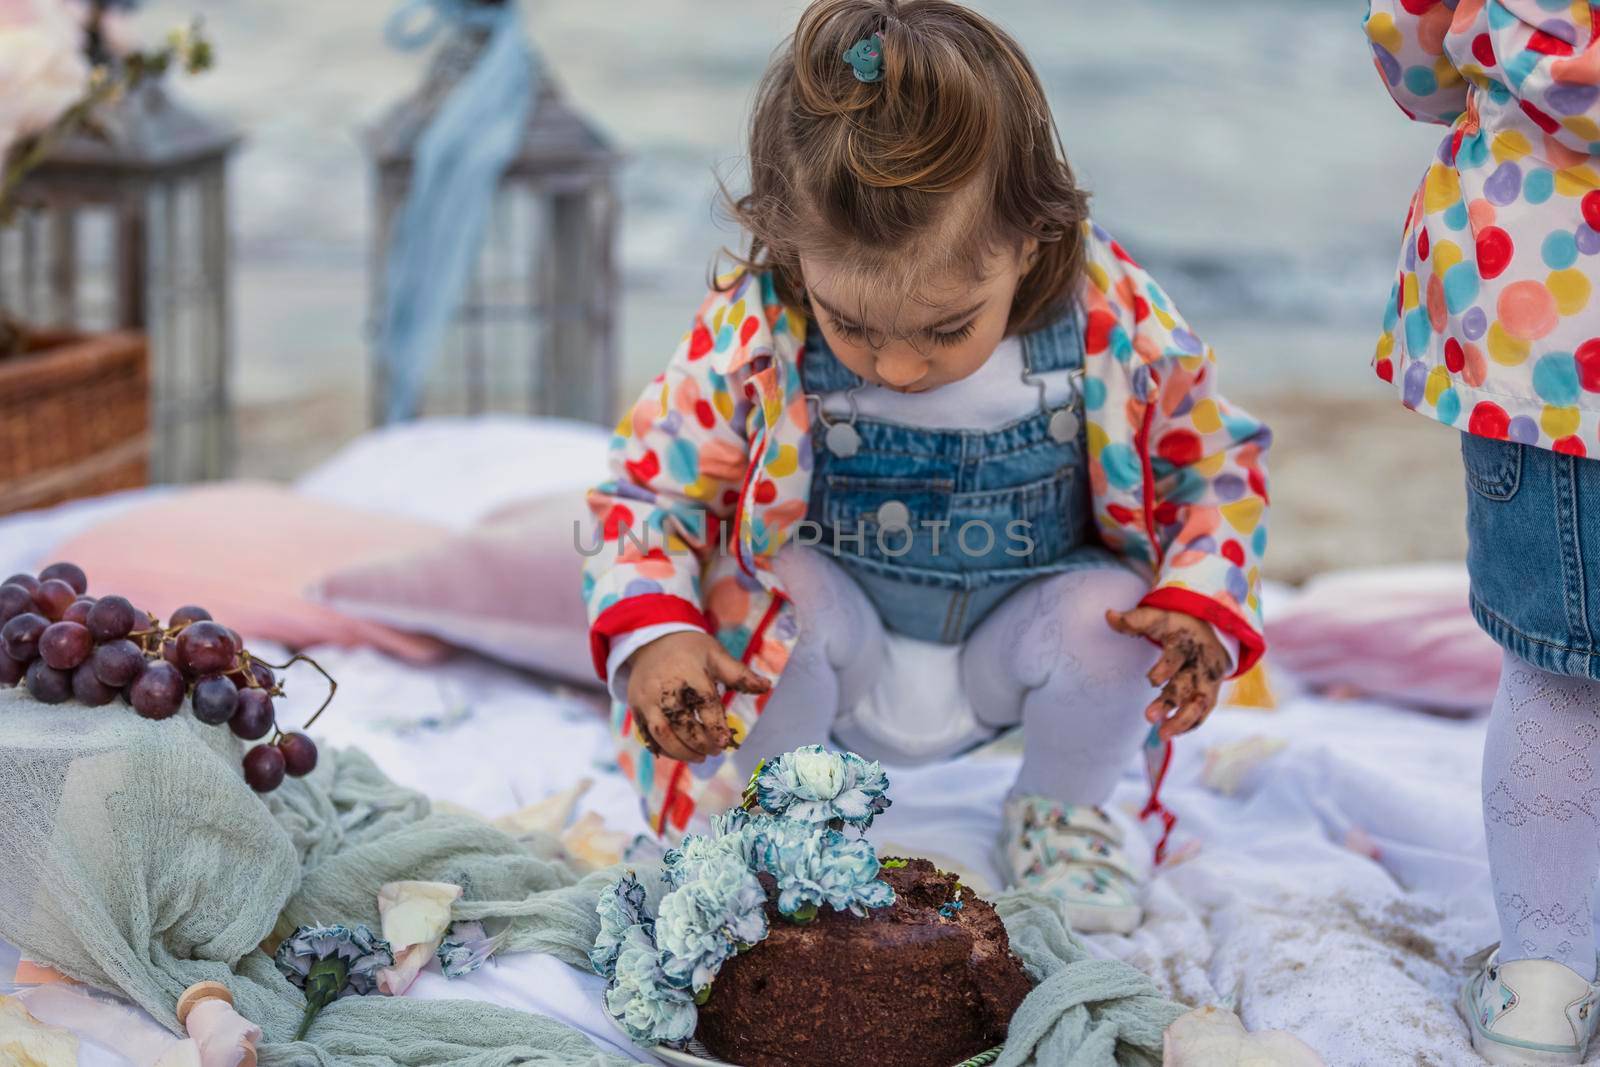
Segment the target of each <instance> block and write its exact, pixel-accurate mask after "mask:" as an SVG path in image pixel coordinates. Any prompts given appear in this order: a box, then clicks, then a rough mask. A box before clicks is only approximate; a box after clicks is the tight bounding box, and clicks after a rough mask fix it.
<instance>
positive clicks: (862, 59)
mask: <svg viewBox="0 0 1600 1067" xmlns="http://www.w3.org/2000/svg"><path fill="white" fill-rule="evenodd" d="M842 58H843V59H844V61H845V62H846V63H848V64H850V70H851V71H852V72H853V73H854V74H855V76H856V81H861V82H875V81H879V80H880V79H882V78H883V34H881V33H875V34H873V35H872V36H871V37H864V38H862V39H861V40H859V41H857V42H856V43H855V44H853V45H851V46H850V51H848V52H846V53H845V54H844V56H843V57H842Z"/></svg>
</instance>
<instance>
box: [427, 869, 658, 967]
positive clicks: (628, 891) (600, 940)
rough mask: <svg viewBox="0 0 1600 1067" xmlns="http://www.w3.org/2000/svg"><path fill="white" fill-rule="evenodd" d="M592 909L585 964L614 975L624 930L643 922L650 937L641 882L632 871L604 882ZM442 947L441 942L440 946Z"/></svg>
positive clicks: (651, 924) (652, 926) (652, 931)
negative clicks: (595, 929) (594, 916)
mask: <svg viewBox="0 0 1600 1067" xmlns="http://www.w3.org/2000/svg"><path fill="white" fill-rule="evenodd" d="M594 910H595V912H596V913H598V914H599V916H600V933H599V935H598V936H597V937H596V938H595V940H594V947H593V948H591V949H590V950H589V966H591V967H593V968H594V973H595V974H598V975H600V977H602V978H612V977H615V975H616V973H617V956H618V954H619V953H621V952H622V942H623V941H624V940H625V939H626V938H627V936H628V930H629V929H630V928H631V927H634V926H643V927H644V928H645V932H646V933H648V934H649V935H650V936H651V937H652V938H653V937H654V936H655V923H654V922H653V921H652V920H651V918H650V913H649V911H648V910H647V909H646V907H645V894H644V886H642V885H640V884H639V879H637V878H635V877H634V875H633V872H632V871H629V872H628V873H627V874H625V875H623V876H622V877H621V878H618V879H617V880H616V881H615V882H612V883H611V884H610V885H608V886H606V887H605V889H604V890H602V891H601V893H600V899H599V900H598V901H596V903H595V906H594ZM441 947H442V946H441Z"/></svg>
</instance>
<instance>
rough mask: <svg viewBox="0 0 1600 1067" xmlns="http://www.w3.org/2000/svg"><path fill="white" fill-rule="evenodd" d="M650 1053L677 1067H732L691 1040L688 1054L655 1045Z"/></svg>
mask: <svg viewBox="0 0 1600 1067" xmlns="http://www.w3.org/2000/svg"><path fill="white" fill-rule="evenodd" d="M650 1051H651V1052H652V1053H653V1054H655V1055H657V1056H660V1057H661V1058H662V1059H664V1060H666V1061H667V1062H668V1063H671V1064H676V1065H677V1067H733V1065H730V1064H728V1061H727V1060H719V1059H717V1058H716V1057H715V1056H713V1055H712V1054H711V1050H710V1049H708V1048H706V1047H705V1046H704V1045H702V1044H701V1043H700V1042H698V1041H695V1040H694V1039H692V1038H691V1039H690V1041H689V1051H688V1052H680V1051H679V1050H677V1049H675V1048H667V1047H666V1046H665V1045H657V1046H656V1047H655V1048H653V1049H651V1050H650Z"/></svg>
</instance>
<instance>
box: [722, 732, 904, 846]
mask: <svg viewBox="0 0 1600 1067" xmlns="http://www.w3.org/2000/svg"><path fill="white" fill-rule="evenodd" d="M751 786H752V788H753V790H754V793H755V799H756V800H757V801H758V802H759V803H760V804H761V807H762V808H764V809H765V810H766V811H768V812H770V813H771V814H773V815H782V816H785V817H787V818H790V819H796V820H799V821H801V822H809V823H816V824H824V823H832V822H834V821H835V820H837V821H838V823H848V824H849V825H851V826H855V827H857V828H859V829H862V830H865V829H866V828H867V827H869V826H871V825H872V820H873V818H874V817H875V816H876V815H878V813H880V812H882V811H883V810H884V809H886V808H887V807H888V806H889V798H888V797H887V796H886V795H885V793H886V791H887V790H888V788H889V776H888V775H886V774H884V773H883V768H882V767H880V766H878V764H877V763H876V762H871V763H869V762H868V761H866V760H864V759H862V758H861V757H860V756H858V755H856V754H855V753H854V752H828V751H827V750H825V749H824V748H823V747H822V746H821V745H807V746H806V747H804V748H797V749H795V750H794V751H793V752H786V753H784V754H783V755H781V756H779V757H778V758H776V759H774V760H770V761H768V762H766V763H763V764H762V765H761V767H760V769H759V770H757V772H756V774H755V777H754V779H753V780H752V782H751Z"/></svg>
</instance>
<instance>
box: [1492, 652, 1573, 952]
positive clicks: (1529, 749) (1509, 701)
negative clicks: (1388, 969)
mask: <svg viewBox="0 0 1600 1067" xmlns="http://www.w3.org/2000/svg"><path fill="white" fill-rule="evenodd" d="M1597 763H1600V683H1597V682H1592V681H1589V680H1588V679H1585V678H1569V677H1567V676H1565V675H1560V674H1550V673H1548V672H1546V671H1542V670H1540V669H1539V668H1537V667H1534V666H1532V665H1530V664H1528V663H1526V662H1524V661H1522V660H1520V659H1518V658H1517V657H1516V656H1513V655H1511V654H1510V653H1509V652H1508V653H1506V654H1505V658H1504V662H1503V663H1502V664H1501V667H1500V689H1499V692H1497V693H1496V694H1495V699H1494V710H1493V711H1492V712H1491V713H1490V717H1489V733H1488V737H1487V738H1486V740H1485V743H1484V750H1483V822H1484V829H1485V830H1486V832H1487V834H1488V841H1489V873H1490V875H1491V877H1492V879H1493V882H1494V895H1495V909H1496V911H1497V912H1498V914H1499V917H1500V939H1501V940H1500V959H1501V961H1502V962H1509V961H1511V960H1521V959H1547V960H1555V961H1556V962H1557V963H1564V964H1566V965H1567V966H1568V967H1571V968H1572V969H1573V970H1574V971H1577V972H1578V973H1579V974H1580V975H1582V976H1583V977H1584V978H1586V979H1590V980H1593V978H1594V973H1595V970H1594V968H1595V938H1594V920H1593V917H1592V911H1591V908H1592V907H1593V904H1592V900H1593V890H1594V881H1595V873H1596V870H1597V869H1600V767H1597V766H1596V765H1597Z"/></svg>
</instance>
